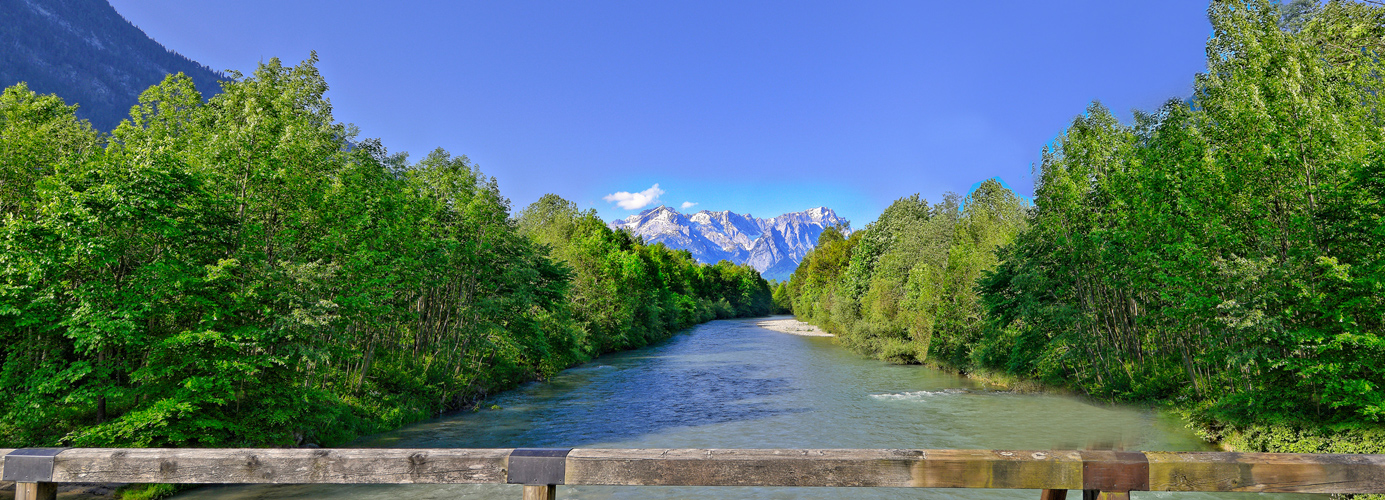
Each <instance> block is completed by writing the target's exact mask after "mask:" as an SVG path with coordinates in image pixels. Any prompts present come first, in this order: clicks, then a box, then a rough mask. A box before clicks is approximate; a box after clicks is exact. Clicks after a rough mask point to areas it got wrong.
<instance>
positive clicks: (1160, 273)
mask: <svg viewBox="0 0 1385 500" xmlns="http://www.w3.org/2000/svg"><path fill="white" fill-rule="evenodd" d="M1209 17H1210V19H1211V21H1212V23H1213V27H1214V30H1215V31H1214V34H1213V36H1212V37H1211V39H1210V40H1209V41H1208V45H1207V56H1208V59H1207V65H1208V69H1207V72H1206V73H1204V74H1201V75H1198V77H1197V80H1196V86H1195V89H1196V90H1195V94H1194V95H1193V96H1192V98H1191V99H1188V100H1186V101H1184V100H1174V101H1170V102H1168V103H1167V104H1166V105H1165V106H1163V107H1162V108H1161V109H1159V110H1158V111H1157V112H1153V113H1137V114H1136V117H1135V119H1134V120H1133V123H1131V124H1128V125H1127V124H1122V123H1119V121H1118V120H1116V119H1115V118H1114V117H1113V116H1112V115H1111V113H1110V112H1108V111H1107V110H1106V109H1105V108H1103V107H1102V106H1101V105H1099V104H1093V105H1092V106H1091V107H1089V108H1088V109H1087V110H1086V113H1085V114H1083V115H1082V116H1079V117H1078V118H1077V119H1076V120H1074V122H1073V124H1072V126H1071V127H1070V128H1068V129H1067V131H1066V132H1065V133H1064V134H1063V135H1062V136H1061V137H1059V138H1058V139H1057V141H1056V142H1055V143H1054V144H1053V145H1052V147H1051V148H1049V149H1046V150H1045V152H1044V156H1043V163H1042V165H1041V166H1040V167H1039V180H1038V185H1037V188H1036V197H1035V200H1034V206H1033V208H1032V209H1025V208H1023V204H1022V203H1018V202H1016V201H1014V200H1013V198H1012V197H1010V196H1009V195H1008V194H1005V193H1001V194H999V195H997V194H996V193H995V192H994V189H991V190H989V192H988V189H987V188H985V187H984V186H983V188H982V189H980V190H978V191H977V192H976V193H973V194H972V195H971V199H970V200H967V201H964V202H963V203H961V204H960V207H961V208H960V210H959V209H958V208H956V207H957V205H956V204H954V205H948V203H947V202H945V203H944V204H943V205H942V206H931V207H930V206H928V205H927V204H925V203H922V202H920V201H918V200H916V199H907V200H900V201H899V202H897V203H896V204H895V205H894V206H892V207H890V209H889V210H887V211H886V212H885V214H884V215H882V216H881V218H880V220H879V221H877V222H876V223H875V224H872V225H871V226H870V227H869V228H867V229H866V230H865V231H862V232H860V233H857V234H853V235H852V237H851V238H850V239H845V240H844V239H841V238H840V236H836V237H831V236H827V235H825V236H824V238H823V244H822V246H821V247H819V248H818V249H817V250H815V251H814V252H813V254H812V255H810V256H809V257H808V258H806V259H805V260H804V261H803V264H802V265H801V266H800V267H799V269H798V271H797V272H796V273H795V274H794V276H793V278H792V280H791V281H790V283H789V284H788V291H789V292H790V293H791V296H792V303H793V308H794V312H795V313H796V314H798V315H799V316H800V317H803V318H806V319H809V320H812V321H814V322H816V323H819V324H820V325H823V326H827V327H829V328H832V329H833V330H835V331H838V332H840V333H841V334H842V340H843V342H845V343H847V344H848V345H852V346H856V347H858V348H860V349H863V350H865V351H867V352H871V353H876V354H878V355H880V356H881V357H883V358H886V359H891V360H895V361H903V362H915V361H922V360H930V361H936V362H939V363H943V364H951V365H954V366H958V367H962V368H966V367H986V368H990V369H996V370H1003V371H1006V372H1009V373H1012V374H1017V375H1022V376H1028V377H1035V378H1038V379H1040V380H1043V381H1046V382H1049V383H1052V384H1057V385H1067V386H1072V387H1076V388H1079V389H1081V390H1082V391H1084V392H1086V393H1089V394H1092V395H1096V396H1100V397H1104V398H1111V399H1125V400H1161V401H1173V402H1177V403H1178V404H1179V405H1181V406H1183V407H1184V408H1188V409H1190V410H1191V411H1192V412H1193V413H1194V414H1195V415H1196V416H1198V417H1200V418H1205V419H1207V420H1210V421H1218V422H1223V423H1230V424H1237V423H1250V422H1287V423H1294V422H1299V423H1305V422H1312V423H1315V424H1318V425H1321V424H1323V423H1327V424H1331V425H1336V426H1338V427H1339V428H1340V427H1341V426H1347V427H1350V426H1356V425H1366V426H1374V425H1375V424H1374V423H1375V422H1379V420H1380V419H1381V417H1382V415H1385V390H1382V385H1385V337H1382V328H1383V327H1385V222H1382V221H1385V219H1382V216H1385V204H1382V196H1385V142H1383V141H1385V128H1382V114H1381V113H1382V111H1385V108H1382V106H1381V104H1382V101H1381V100H1382V99H1383V98H1385V95H1382V93H1381V90H1385V86H1382V81H1381V78H1382V76H1385V72H1382V70H1385V67H1382V64H1381V60H1380V55H1381V54H1382V53H1383V51H1385V8H1382V7H1380V6H1378V5H1371V4H1363V3H1353V2H1346V1H1332V2H1328V3H1326V4H1324V5H1321V6H1318V5H1317V4H1316V3H1314V2H1295V3H1294V4H1292V5H1291V6H1288V8H1285V7H1282V6H1279V5H1277V4H1273V3H1270V2H1268V1H1267V0H1217V1H1214V2H1213V3H1212V5H1211V7H1210V9H1209ZM992 188H994V186H992ZM978 199H987V200H994V201H988V202H984V203H978V201H977V200H978ZM991 207H995V208H991ZM971 212H975V214H974V215H968V214H969V213H971ZM963 227H965V228H966V229H963ZM964 235H965V236H964ZM993 250H994V251H993ZM896 254H899V255H896Z"/></svg>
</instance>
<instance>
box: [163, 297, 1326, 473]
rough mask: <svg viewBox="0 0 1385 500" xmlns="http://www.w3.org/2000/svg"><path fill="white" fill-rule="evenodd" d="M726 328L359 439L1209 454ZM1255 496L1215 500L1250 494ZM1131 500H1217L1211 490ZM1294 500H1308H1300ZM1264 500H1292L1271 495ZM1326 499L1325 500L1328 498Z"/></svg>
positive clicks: (750, 326) (371, 443)
mask: <svg viewBox="0 0 1385 500" xmlns="http://www.w3.org/2000/svg"><path fill="white" fill-rule="evenodd" d="M756 322H757V320H753V319H751V320H720V321H713V322H711V323H707V324H703V325H701V326H698V327H695V328H693V329H691V330H690V331H689V332H687V333H684V334H680V335H678V336H675V337H673V338H672V339H670V340H668V341H667V342H664V343H661V344H658V345H655V346H652V347H648V348H644V349H639V350H634V351H627V352H622V353H618V354H610V355H606V356H603V357H600V358H597V359H596V360H594V361H592V362H590V363H587V364H584V365H581V366H578V367H575V368H572V369H568V370H566V371H564V372H562V373H560V374H558V375H557V376H555V377H553V378H552V379H551V380H550V381H548V382H544V383H535V384H530V385H526V386H523V387H521V388H520V389H518V390H515V391H512V392H509V393H506V394H503V395H501V396H499V397H497V398H495V399H492V400H491V401H490V402H491V403H493V404H494V407H487V409H481V410H479V411H475V412H470V411H468V412H462V413H458V414H455V415H452V416H448V417H443V418H439V419H435V420H432V421H429V422H424V423H420V424H415V425H411V426H408V427H404V428H401V429H399V430H396V431H393V432H388V433H385V434H380V435H376V436H372V437H368V438H365V439H362V440H360V441H358V442H356V443H352V444H350V445H349V446H356V447H398V448H404V447H408V448H512V447H585V448H932V449H940V448H955V449H1039V450H1042V449H1112V448H1115V449H1127V450H1210V449H1211V448H1210V447H1209V445H1207V444H1206V443H1204V442H1202V441H1201V440H1199V439H1198V438H1197V436H1195V435H1194V434H1193V433H1192V432H1191V431H1189V430H1187V429H1185V428H1184V427H1183V425H1182V423H1181V421H1180V420H1179V419H1177V418H1175V417H1170V416H1167V415H1163V414H1160V413H1158V412H1155V411H1151V410H1148V409H1144V408H1138V407H1128V406H1111V405H1104V404H1099V403H1092V402H1089V401H1086V400H1082V399H1077V398H1073V397H1066V396H1058V395H1051V394H1019V393H1012V392H1005V391H997V390H990V389H987V388H985V387H983V386H981V385H980V384H978V383H976V382H974V381H972V380H969V379H966V378H962V377H959V376H957V375H953V374H949V373H944V372H941V371H938V370H934V369H931V368H926V367H922V366H916V365H915V366H901V365H890V364H886V363H884V362H881V361H876V360H870V359H865V358H863V357H861V356H860V355H858V354H855V353H852V352H850V351H848V350H847V349H845V348H843V347H841V346H838V345H837V344H835V343H834V342H833V340H832V339H830V338H823V337H799V336H794V335H789V334H785V333H779V332H773V331H769V330H766V329H763V328H760V327H757V326H756ZM558 495H559V498H589V499H590V498H848V497H850V498H919V497H929V498H1014V499H1027V500H1034V499H1037V498H1038V492H1037V491H1028V490H962V489H957V490H941V489H934V490H919V489H906V488H852V489H842V488H748V487H747V488H741V487H723V488H671V487H634V486H631V487H594V486H592V487H564V486H560V487H559V489H558ZM1247 495H1251V494H1229V495H1218V496H1221V497H1223V498H1234V497H1239V498H1247ZM519 496H520V491H519V487H518V486H508V485H507V486H500V485H288V486H284V485H281V486H271V485H256V486H226V487H210V488H203V489H199V490H194V491H191V492H188V493H185V494H183V495H181V496H179V497H177V498H180V499H199V500H213V499H214V500H243V499H252V498H253V499H287V498H354V499H374V498H380V499H384V498H420V499H427V498H439V499H441V498H449V499H451V498H519ZM1135 496H1136V497H1144V498H1153V497H1159V498H1177V499H1179V500H1184V499H1186V500H1206V499H1208V498H1211V497H1212V495H1208V494H1202V493H1151V492H1138V493H1136V494H1135ZM1296 497H1298V498H1308V496H1306V495H1298V496H1296ZM1255 498H1263V499H1265V500H1269V499H1270V498H1288V496H1273V497H1271V496H1263V495H1257V496H1256V497H1255ZM1324 498H1325V497H1324Z"/></svg>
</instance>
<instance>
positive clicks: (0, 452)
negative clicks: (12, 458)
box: [0, 448, 14, 477]
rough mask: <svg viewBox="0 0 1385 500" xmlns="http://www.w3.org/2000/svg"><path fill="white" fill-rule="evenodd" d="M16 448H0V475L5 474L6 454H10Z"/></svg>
mask: <svg viewBox="0 0 1385 500" xmlns="http://www.w3.org/2000/svg"><path fill="white" fill-rule="evenodd" d="M11 451H14V448H0V477H4V476H5V455H9V454H10V452H11Z"/></svg>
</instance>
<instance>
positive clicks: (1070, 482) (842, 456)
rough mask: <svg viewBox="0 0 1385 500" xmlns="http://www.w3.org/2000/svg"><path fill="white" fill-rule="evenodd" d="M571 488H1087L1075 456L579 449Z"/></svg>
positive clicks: (573, 457)
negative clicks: (583, 486) (581, 485)
mask: <svg viewBox="0 0 1385 500" xmlns="http://www.w3.org/2000/svg"><path fill="white" fill-rule="evenodd" d="M565 482H566V483H567V484H569V485H575V484H589V485H598V484H600V485H641V486H756V485H759V486H891V487H900V486H912V487H922V488H1031V489H1074V488H1081V487H1082V459H1081V457H1080V456H1079V455H1078V454H1077V452H1066V451H1059V452H1054V451H998V450H772V449H771V450H718V449H643V450H641V449H635V450H602V449H575V450H572V453H570V454H568V459H567V475H566V477H565Z"/></svg>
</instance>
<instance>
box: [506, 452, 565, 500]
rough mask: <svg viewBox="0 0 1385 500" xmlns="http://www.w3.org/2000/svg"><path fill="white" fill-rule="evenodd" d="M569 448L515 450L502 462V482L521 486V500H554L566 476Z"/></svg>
mask: <svg viewBox="0 0 1385 500" xmlns="http://www.w3.org/2000/svg"><path fill="white" fill-rule="evenodd" d="M571 451H572V448H517V449H515V450H514V451H512V452H510V456H509V458H506V459H505V466H506V467H507V468H508V469H509V470H508V471H507V472H506V478H505V482H507V483H510V484H522V485H524V500H553V499H555V498H557V497H558V485H560V484H563V482H564V480H565V479H566V476H567V454H568V453H569V452H571Z"/></svg>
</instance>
